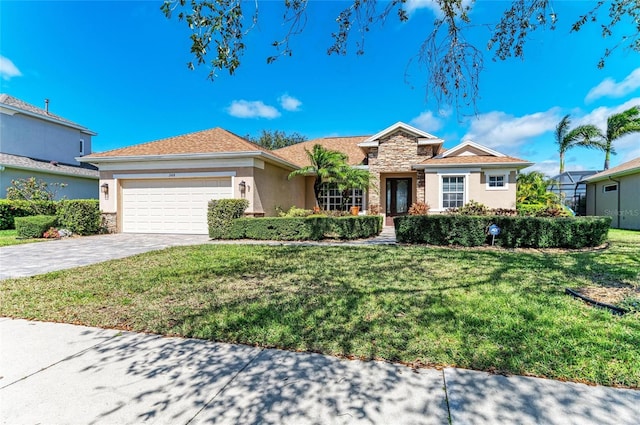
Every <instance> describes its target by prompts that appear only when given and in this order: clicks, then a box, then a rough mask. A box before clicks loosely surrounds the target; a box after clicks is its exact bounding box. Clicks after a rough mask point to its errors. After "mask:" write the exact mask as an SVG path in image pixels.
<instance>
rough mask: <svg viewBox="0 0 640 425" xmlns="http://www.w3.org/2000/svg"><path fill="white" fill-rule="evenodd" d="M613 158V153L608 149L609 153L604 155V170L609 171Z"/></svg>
mask: <svg viewBox="0 0 640 425" xmlns="http://www.w3.org/2000/svg"><path fill="white" fill-rule="evenodd" d="M610 157H611V151H610V150H608V149H607V151H606V152H605V153H604V169H605V170H608V169H609V159H610Z"/></svg>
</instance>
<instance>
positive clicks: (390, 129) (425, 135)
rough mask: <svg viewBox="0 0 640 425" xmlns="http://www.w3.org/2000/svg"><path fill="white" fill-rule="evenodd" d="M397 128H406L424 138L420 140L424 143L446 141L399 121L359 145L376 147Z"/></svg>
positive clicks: (408, 131) (407, 130) (419, 137)
mask: <svg viewBox="0 0 640 425" xmlns="http://www.w3.org/2000/svg"><path fill="white" fill-rule="evenodd" d="M397 130H404V131H406V132H407V133H411V134H413V135H415V136H417V137H418V139H422V140H419V141H420V142H422V144H434V143H435V144H442V143H444V140H442V139H440V138H438V137H436V136H434V135H433V134H429V133H427V132H426V131H422V130H420V129H417V128H415V127H413V126H411V125H409V124H406V123H404V122H402V121H398V122H397V123H395V124H393V125H391V126H389V127H387V128H385V129H384V130H382V131H380V132H378V133H376V134H374V135H373V136H371V137H369V138H367V139H365V140H364V141H363V142H362V143H360V144H359V145H358V146H361V147H375V146H378V144H379V142H380V139H381V138H382V137H384V136H386V135H387V134H391V133H393V132H395V131H397Z"/></svg>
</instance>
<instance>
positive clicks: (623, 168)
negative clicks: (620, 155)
mask: <svg viewBox="0 0 640 425" xmlns="http://www.w3.org/2000/svg"><path fill="white" fill-rule="evenodd" d="M585 181H586V183H587V215H608V216H611V217H612V218H613V220H612V222H611V226H612V227H616V228H619V229H635V230H640V157H639V158H636V159H632V160H631V161H629V162H625V163H624V164H620V165H618V166H617V167H613V168H610V169H608V170H604V171H603V172H601V173H598V174H594V175H593V176H590V177H587V178H586V179H585Z"/></svg>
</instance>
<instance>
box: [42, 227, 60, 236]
mask: <svg viewBox="0 0 640 425" xmlns="http://www.w3.org/2000/svg"><path fill="white" fill-rule="evenodd" d="M42 237H43V238H45V239H56V238H59V237H60V233H59V232H58V229H56V228H55V227H49V230H47V231H46V232H44V233H43V234H42Z"/></svg>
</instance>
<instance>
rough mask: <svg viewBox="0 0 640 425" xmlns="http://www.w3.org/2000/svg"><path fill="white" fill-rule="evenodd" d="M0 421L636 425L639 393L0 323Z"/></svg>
mask: <svg viewBox="0 0 640 425" xmlns="http://www.w3.org/2000/svg"><path fill="white" fill-rule="evenodd" d="M0 376H2V378H0V422H1V423H2V424H33V423H46V424H98V423H105V424H116V423H117V424H137V423H143V422H144V423H158V424H187V423H190V424H205V423H206V424H210V423H214V424H253V423H266V424H325V423H328V424H343V423H345V424H346V423H348V424H352V423H353V424H359V423H362V424H365V423H366V424H404V423H406V424H409V423H411V424H447V423H449V418H451V423H453V424H494V423H501V424H504V423H519V424H534V423H535V424H538V423H546V424H636V423H637V421H638V417H639V416H640V407H639V406H640V391H636V390H625V389H613V388H607V387H591V386H587V385H582V384H574V383H562V382H558V381H551V380H546V379H537V378H526V377H518V376H513V377H504V376H499V375H490V374H487V373H484V372H475V371H469V370H462V369H451V368H447V369H444V370H435V369H418V370H412V369H410V368H407V367H404V366H399V365H394V364H389V363H383V362H361V361H353V360H341V359H336V358H333V357H327V356H322V355H319V354H309V353H291V352H286V351H280V350H266V349H260V348H254V347H247V346H242V345H230V344H221V343H214V342H207V341H201V340H195V339H182V338H165V337H160V336H156V335H144V334H135V333H129V332H120V331H115V330H103V329H97V328H88V327H83V326H74V325H66V324H53V323H41V322H29V321H25V320H12V319H6V318H2V319H0Z"/></svg>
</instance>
